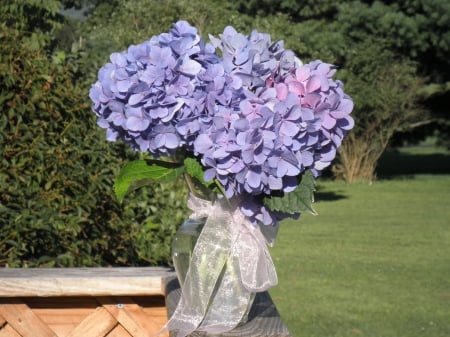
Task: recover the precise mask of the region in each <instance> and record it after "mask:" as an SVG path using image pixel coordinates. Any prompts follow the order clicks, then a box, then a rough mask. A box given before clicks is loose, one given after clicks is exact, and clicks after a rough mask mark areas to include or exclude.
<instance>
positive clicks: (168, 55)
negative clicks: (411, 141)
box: [90, 21, 354, 224]
mask: <svg viewBox="0 0 450 337" xmlns="http://www.w3.org/2000/svg"><path fill="white" fill-rule="evenodd" d="M210 40H211V44H205V42H204V41H203V39H202V38H201V37H199V36H198V34H197V30H196V29H195V28H194V27H192V26H190V25H189V24H188V23H187V22H185V21H179V22H177V23H175V24H174V26H173V27H172V29H171V30H169V32H167V33H163V34H161V35H159V36H154V37H152V38H151V39H150V40H149V41H145V42H143V43H141V44H139V45H135V46H130V47H129V48H128V50H127V51H124V52H122V53H113V54H112V55H111V57H110V60H111V62H110V63H108V64H106V65H105V66H104V67H102V68H101V69H100V71H99V74H98V81H97V82H96V83H95V84H94V85H93V86H92V88H91V91H90V98H91V99H92V101H93V111H94V112H95V113H96V114H97V116H98V125H99V126H100V127H102V128H105V129H107V139H108V140H111V141H116V140H122V141H125V142H127V143H129V144H131V145H132V146H133V147H134V148H135V149H137V150H140V151H149V152H150V153H151V154H152V155H154V156H160V155H171V154H174V153H175V152H176V150H177V149H178V148H179V147H184V148H185V150H186V153H188V155H192V156H197V157H199V159H200V161H201V163H202V165H203V166H204V169H205V176H204V178H205V180H206V181H211V180H213V179H215V180H216V181H217V182H219V183H220V184H221V185H222V186H223V188H224V191H225V196H226V197H227V198H233V197H236V198H239V200H241V204H240V207H241V210H242V212H243V213H244V214H245V215H247V216H248V217H249V219H251V220H252V221H254V222H261V223H264V224H276V223H277V221H279V220H280V219H282V218H284V217H286V216H287V215H286V214H281V213H279V212H272V211H270V210H269V209H267V208H266V207H265V206H263V205H262V201H261V200H262V196H263V195H270V194H272V193H273V192H275V191H277V192H280V193H282V192H286V193H288V192H292V191H293V190H294V189H295V188H296V187H297V185H298V177H299V176H300V175H301V174H302V173H303V172H304V171H305V170H306V169H310V170H312V172H313V173H314V174H315V175H316V176H317V175H319V174H320V172H321V171H322V170H323V169H324V168H326V167H327V166H328V165H330V163H331V161H332V160H333V159H334V158H335V156H336V151H337V148H338V147H339V146H340V145H341V142H342V139H343V137H344V136H345V134H346V133H347V132H348V131H349V130H350V129H351V128H352V127H353V124H354V122H353V119H352V118H351V117H350V113H351V111H352V109H353V102H352V100H351V98H350V97H348V96H347V95H346V94H345V93H344V91H343V85H342V83H341V82H340V81H335V80H333V79H332V77H333V75H334V72H335V68H334V67H333V66H331V65H330V64H327V63H323V62H321V61H319V60H317V61H314V62H311V63H309V64H306V65H303V64H302V63H301V61H300V60H298V59H297V58H296V56H295V54H294V53H293V52H292V51H290V50H285V49H284V47H283V43H282V42H272V41H271V38H270V36H269V35H268V34H262V33H259V32H258V31H256V30H254V31H253V32H251V33H250V34H249V35H243V34H241V33H238V32H237V31H236V30H235V29H234V28H233V27H226V28H225V30H224V31H223V33H222V34H220V35H219V37H214V36H210ZM216 51H217V52H219V53H220V55H221V58H219V56H217V55H218V53H217V52H216Z"/></svg>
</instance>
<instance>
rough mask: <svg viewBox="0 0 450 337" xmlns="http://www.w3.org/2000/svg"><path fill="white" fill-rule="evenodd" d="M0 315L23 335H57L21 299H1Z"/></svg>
mask: <svg viewBox="0 0 450 337" xmlns="http://www.w3.org/2000/svg"><path fill="white" fill-rule="evenodd" d="M0 315H2V316H3V317H4V318H5V319H6V321H7V322H8V324H9V325H11V327H12V328H14V330H16V331H17V332H18V333H19V334H20V335H21V336H23V337H57V335H56V334H55V333H54V331H52V330H51V329H50V328H49V327H48V326H47V325H46V324H45V323H44V322H42V320H41V319H40V318H39V317H37V316H36V315H35V314H34V312H33V311H32V310H31V309H30V308H29V307H28V306H27V305H26V304H25V303H23V302H22V301H20V300H18V299H11V300H7V299H2V301H1V303H0Z"/></svg>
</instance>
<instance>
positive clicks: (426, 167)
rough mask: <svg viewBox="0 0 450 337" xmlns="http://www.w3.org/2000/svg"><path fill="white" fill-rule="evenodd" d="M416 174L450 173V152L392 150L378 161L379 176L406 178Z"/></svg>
mask: <svg viewBox="0 0 450 337" xmlns="http://www.w3.org/2000/svg"><path fill="white" fill-rule="evenodd" d="M415 174H450V154H445V153H435V154H434V153H433V154H413V153H402V152H399V151H395V150H390V151H386V153H385V154H384V155H383V156H382V157H381V158H380V160H379V162H378V167H377V176H378V177H379V178H387V179H389V178H395V177H396V176H403V177H404V178H405V177H413V176H414V175H415Z"/></svg>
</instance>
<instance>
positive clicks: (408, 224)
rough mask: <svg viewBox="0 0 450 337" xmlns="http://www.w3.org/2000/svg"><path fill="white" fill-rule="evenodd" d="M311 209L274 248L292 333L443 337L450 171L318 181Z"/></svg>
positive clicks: (449, 284) (446, 328)
mask: <svg viewBox="0 0 450 337" xmlns="http://www.w3.org/2000/svg"><path fill="white" fill-rule="evenodd" d="M315 208H316V210H317V212H318V213H319V215H318V216H312V215H309V214H304V215H302V217H301V218H300V219H299V220H297V221H285V222H283V223H282V224H281V227H280V232H279V236H278V240H277V242H276V245H275V247H274V248H272V249H271V254H272V257H273V259H274V262H275V265H276V268H277V272H278V277H279V285H278V286H277V287H274V288H273V289H272V290H271V291H270V293H271V295H272V298H273V299H274V301H275V303H276V305H277V308H278V310H279V311H280V314H281V316H282V318H283V320H284V321H285V323H286V325H287V326H288V328H289V330H290V332H291V334H292V335H293V336H294V337H313V336H314V337H333V336H336V337H337V336H340V337H341V336H342V337H351V336H367V337H369V336H370V337H384V336H385V337H397V336H398V337H415V336H423V337H438V336H439V337H449V336H450V175H436V176H433V175H415V176H410V177H409V178H397V179H393V180H378V181H376V182H375V183H373V184H372V185H369V184H367V183H354V184H350V185H347V184H345V183H344V182H342V181H324V180H322V181H321V180H320V179H319V181H318V190H317V195H316V203H315Z"/></svg>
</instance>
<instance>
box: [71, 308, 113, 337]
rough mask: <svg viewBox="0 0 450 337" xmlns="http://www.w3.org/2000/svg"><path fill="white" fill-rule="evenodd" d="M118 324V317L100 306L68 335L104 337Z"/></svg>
mask: <svg viewBox="0 0 450 337" xmlns="http://www.w3.org/2000/svg"><path fill="white" fill-rule="evenodd" d="M116 325H117V321H116V319H115V318H114V317H113V316H112V315H111V314H110V313H109V312H108V311H107V310H106V309H105V308H102V307H99V308H98V309H97V310H96V311H95V312H94V313H92V314H91V315H89V316H88V317H86V318H85V319H84V320H83V322H81V323H80V324H79V325H78V326H77V327H76V328H75V329H74V330H72V332H71V333H70V334H69V335H68V336H67V337H104V336H105V335H107V334H108V333H109V332H110V331H111V330H112V329H113V328H114V327H115V326H116Z"/></svg>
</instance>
